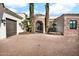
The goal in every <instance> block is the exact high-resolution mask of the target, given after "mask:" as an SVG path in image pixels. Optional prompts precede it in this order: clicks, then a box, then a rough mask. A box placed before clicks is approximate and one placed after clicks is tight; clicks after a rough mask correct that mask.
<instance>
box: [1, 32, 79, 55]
mask: <svg viewBox="0 0 79 59" xmlns="http://www.w3.org/2000/svg"><path fill="white" fill-rule="evenodd" d="M0 55H17V56H18V55H26V56H27V55H30V56H32V55H35V56H37V55H39V56H41V55H43V56H46V55H49V56H51V55H79V37H77V36H72V37H71V36H60V35H59V36H58V35H48V34H38V33H37V34H25V35H15V36H12V37H9V38H7V39H5V40H0Z"/></svg>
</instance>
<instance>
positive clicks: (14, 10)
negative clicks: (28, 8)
mask: <svg viewBox="0 0 79 59" xmlns="http://www.w3.org/2000/svg"><path fill="white" fill-rule="evenodd" d="M9 10H11V11H13V12H18V11H17V10H16V9H13V8H9Z"/></svg>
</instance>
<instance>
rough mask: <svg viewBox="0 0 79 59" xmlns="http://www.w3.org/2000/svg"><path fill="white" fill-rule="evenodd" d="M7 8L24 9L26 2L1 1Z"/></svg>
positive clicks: (16, 0) (21, 0) (18, 0)
mask: <svg viewBox="0 0 79 59" xmlns="http://www.w3.org/2000/svg"><path fill="white" fill-rule="evenodd" d="M2 1H3V3H5V4H6V5H7V6H11V7H14V6H15V7H24V6H26V4H27V3H26V0H2Z"/></svg>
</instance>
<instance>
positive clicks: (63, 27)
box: [54, 13, 79, 36]
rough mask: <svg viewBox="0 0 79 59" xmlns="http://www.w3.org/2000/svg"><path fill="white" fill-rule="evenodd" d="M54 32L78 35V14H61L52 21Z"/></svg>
mask: <svg viewBox="0 0 79 59" xmlns="http://www.w3.org/2000/svg"><path fill="white" fill-rule="evenodd" d="M54 23H55V24H56V25H55V28H56V32H60V33H62V34H63V35H66V36H67V35H79V14H74V13H73V14H63V15H61V16H60V17H57V18H56V19H55V20H54Z"/></svg>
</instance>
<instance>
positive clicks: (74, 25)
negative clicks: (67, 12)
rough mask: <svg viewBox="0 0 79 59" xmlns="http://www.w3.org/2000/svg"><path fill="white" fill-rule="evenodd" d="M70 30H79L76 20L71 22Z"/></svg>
mask: <svg viewBox="0 0 79 59" xmlns="http://www.w3.org/2000/svg"><path fill="white" fill-rule="evenodd" d="M69 24H70V29H77V21H76V20H70V22H69Z"/></svg>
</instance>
